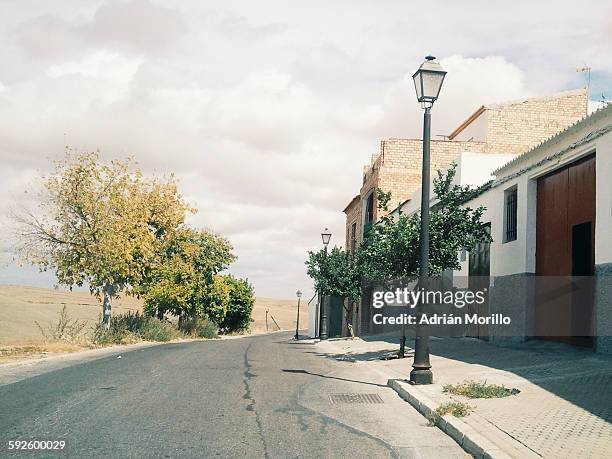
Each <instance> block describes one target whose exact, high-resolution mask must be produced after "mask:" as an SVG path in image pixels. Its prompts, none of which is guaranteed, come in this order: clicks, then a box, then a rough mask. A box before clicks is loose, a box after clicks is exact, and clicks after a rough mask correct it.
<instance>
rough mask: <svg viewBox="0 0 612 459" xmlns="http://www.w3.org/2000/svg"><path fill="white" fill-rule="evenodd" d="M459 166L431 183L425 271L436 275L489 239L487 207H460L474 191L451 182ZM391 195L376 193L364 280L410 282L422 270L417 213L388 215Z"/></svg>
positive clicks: (364, 251)
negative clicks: (485, 218) (377, 214)
mask: <svg viewBox="0 0 612 459" xmlns="http://www.w3.org/2000/svg"><path fill="white" fill-rule="evenodd" d="M456 170H457V166H456V164H453V165H452V166H451V167H450V169H448V170H447V171H446V172H445V173H444V172H441V171H438V174H437V177H436V178H435V179H434V193H435V196H436V198H437V202H436V203H435V204H434V206H433V207H432V209H431V213H430V221H429V272H430V275H432V276H436V275H439V274H441V273H443V272H444V271H446V270H449V269H453V270H454V269H460V265H459V260H458V252H459V250H461V249H465V250H468V251H469V250H472V248H474V247H475V246H476V244H478V243H479V242H484V241H490V240H491V236H490V235H489V233H488V232H487V231H486V228H485V226H484V224H483V222H482V214H483V212H484V211H485V208H484V207H482V206H480V207H478V208H476V209H473V208H471V207H470V206H465V205H464V204H465V203H466V202H468V201H469V200H470V199H471V198H472V197H473V196H474V195H475V193H477V192H478V190H475V189H472V188H471V187H469V186H461V185H457V184H454V183H453V180H454V178H455V175H456ZM390 200H391V194H390V193H384V192H380V191H379V192H378V203H379V204H378V205H379V208H380V209H381V210H382V213H383V215H384V216H383V217H382V218H381V219H380V220H379V221H378V222H377V224H376V225H374V227H373V228H372V229H371V231H370V232H369V233H368V235H367V236H366V238H365V239H364V241H363V243H362V246H361V248H360V250H359V265H360V268H361V271H362V274H363V275H364V277H366V278H367V279H370V280H373V281H378V282H387V281H392V280H395V279H402V278H403V279H414V278H416V277H417V276H418V274H419V270H420V264H419V249H420V226H421V218H420V214H419V213H414V214H411V215H409V214H406V213H404V212H402V211H401V209H399V210H398V213H397V215H393V214H392V213H390V212H389V207H388V205H389V201H390ZM405 341H406V338H405V328H404V327H402V338H401V341H400V351H399V356H400V358H402V357H403V356H404V347H405Z"/></svg>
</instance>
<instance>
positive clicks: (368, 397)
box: [329, 394, 384, 405]
mask: <svg viewBox="0 0 612 459" xmlns="http://www.w3.org/2000/svg"><path fill="white" fill-rule="evenodd" d="M329 400H330V401H331V402H332V405H337V404H340V403H369V404H371V403H384V402H383V400H382V398H380V395H378V394H331V395H330V396H329Z"/></svg>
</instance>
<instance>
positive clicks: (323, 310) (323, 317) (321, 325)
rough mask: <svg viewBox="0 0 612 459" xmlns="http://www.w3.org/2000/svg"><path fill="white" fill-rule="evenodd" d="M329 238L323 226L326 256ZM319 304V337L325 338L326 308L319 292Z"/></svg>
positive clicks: (329, 235)
mask: <svg viewBox="0 0 612 459" xmlns="http://www.w3.org/2000/svg"><path fill="white" fill-rule="evenodd" d="M330 239H331V232H330V231H329V229H327V228H325V229H324V230H323V232H321V240H322V241H323V245H324V246H325V256H327V246H328V245H329V240H330ZM319 305H320V314H319V339H321V340H323V339H327V308H326V307H325V297H324V296H323V295H321V292H319Z"/></svg>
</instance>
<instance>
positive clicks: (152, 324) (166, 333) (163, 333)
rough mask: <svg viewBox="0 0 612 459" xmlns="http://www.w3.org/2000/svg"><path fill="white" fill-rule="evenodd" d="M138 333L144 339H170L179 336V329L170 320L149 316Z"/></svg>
mask: <svg viewBox="0 0 612 459" xmlns="http://www.w3.org/2000/svg"><path fill="white" fill-rule="evenodd" d="M139 334H140V337H141V338H142V339H143V340H145V341H170V340H172V339H174V338H178V337H179V336H180V333H179V331H178V330H177V329H176V328H175V327H174V325H172V324H171V323H170V322H166V321H164V320H159V319H155V318H149V320H148V321H147V322H146V323H145V325H144V326H143V328H142V330H141V331H140V333H139Z"/></svg>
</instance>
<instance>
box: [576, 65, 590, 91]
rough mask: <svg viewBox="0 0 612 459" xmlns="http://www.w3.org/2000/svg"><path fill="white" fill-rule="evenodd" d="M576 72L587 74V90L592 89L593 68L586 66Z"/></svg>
mask: <svg viewBox="0 0 612 459" xmlns="http://www.w3.org/2000/svg"><path fill="white" fill-rule="evenodd" d="M576 72H580V73H586V74H587V85H586V88H587V90H589V89H591V67H589V66H587V65H585V66H584V67H578V68H577V69H576Z"/></svg>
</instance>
